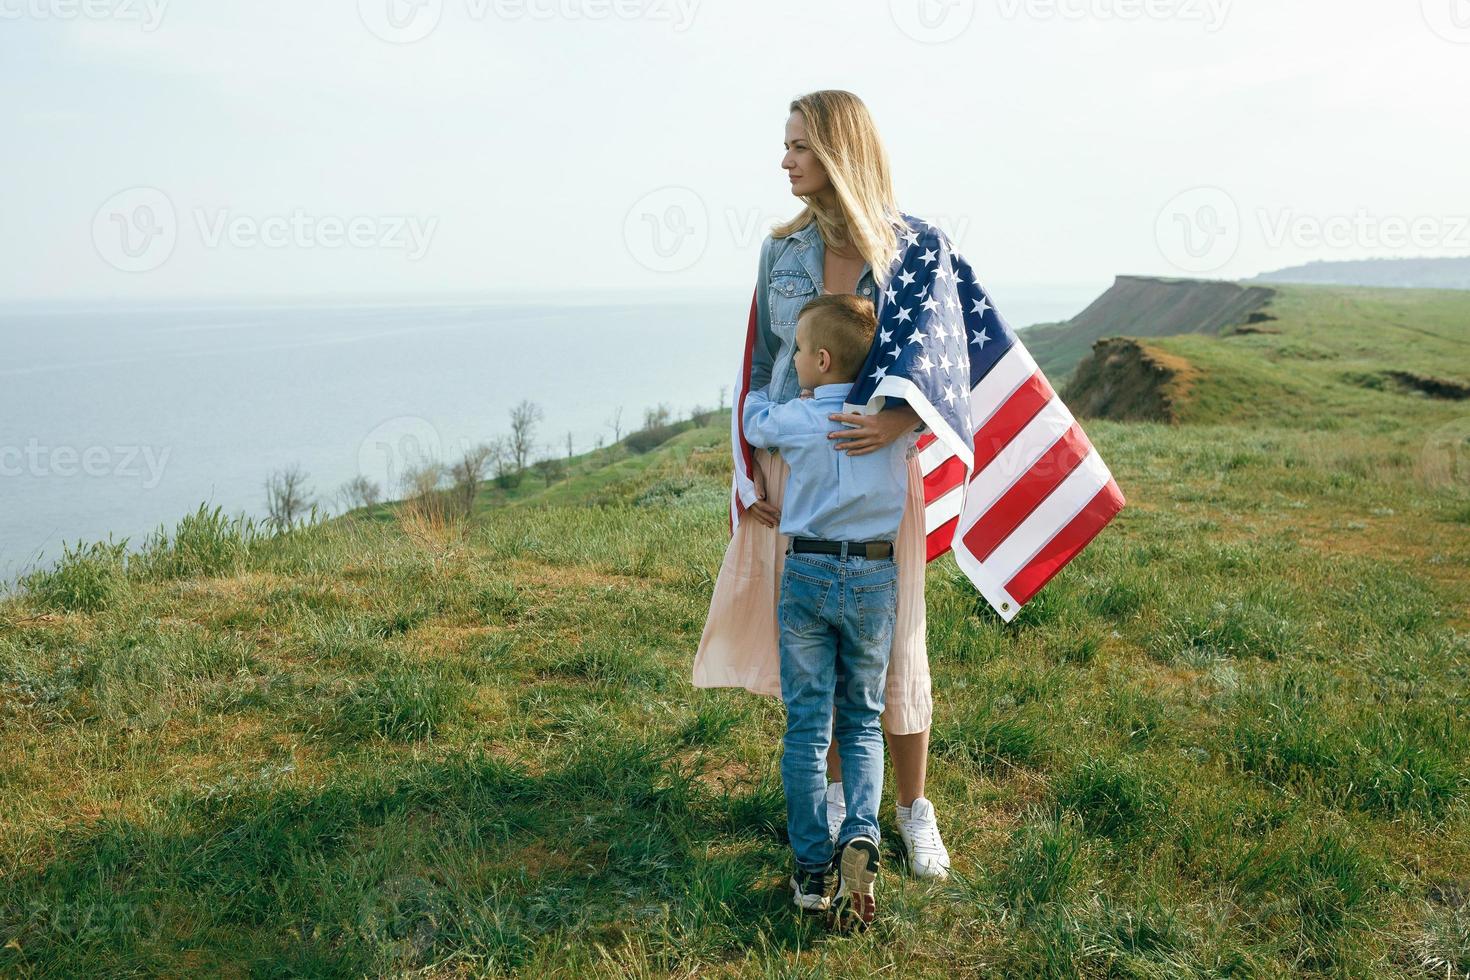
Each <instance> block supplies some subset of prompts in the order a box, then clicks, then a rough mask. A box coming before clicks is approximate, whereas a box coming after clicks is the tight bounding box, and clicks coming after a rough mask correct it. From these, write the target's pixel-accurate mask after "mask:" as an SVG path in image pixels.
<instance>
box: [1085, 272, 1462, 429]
mask: <svg viewBox="0 0 1470 980" xmlns="http://www.w3.org/2000/svg"><path fill="white" fill-rule="evenodd" d="M1253 319H1254V320H1255V322H1253V323H1249V324H1244V323H1240V324H1235V325H1233V326H1230V327H1227V328H1226V329H1225V330H1224V331H1223V332H1222V333H1219V334H1210V333H1179V334H1176V335H1174V336H1158V335H1155V336H1148V337H1140V339H1139V340H1137V341H1136V342H1130V341H1117V342H1111V343H1110V342H1102V343H1100V344H1099V345H1097V346H1096V347H1095V348H1094V351H1093V353H1092V354H1091V355H1090V356H1089V357H1088V358H1087V359H1085V360H1084V361H1083V362H1082V363H1081V364H1080V365H1079V366H1078V368H1077V371H1076V374H1075V375H1074V376H1073V378H1072V381H1071V383H1070V384H1069V385H1068V386H1067V387H1066V388H1065V389H1064V390H1063V397H1064V398H1065V399H1066V400H1067V403H1068V405H1069V406H1071V407H1072V408H1073V410H1074V411H1075V412H1079V413H1080V414H1084V415H1108V416H1110V417H1116V418H1152V419H1161V420H1168V421H1174V422H1190V423H1217V422H1219V423H1224V422H1262V423H1266V422H1269V423H1271V424H1278V425H1282V426H1286V427H1291V428H1308V429H1319V430H1335V429H1341V428H1352V429H1367V430H1370V431H1381V432H1393V431H1398V430H1405V429H1413V428H1416V427H1423V426H1432V425H1434V424H1436V423H1444V422H1449V421H1451V420H1453V419H1455V418H1461V417H1463V416H1464V415H1465V414H1466V411H1467V407H1470V405H1467V402H1466V399H1467V398H1470V292H1466V291H1458V290H1404V289H1367V288H1354V287H1335V286H1277V287H1275V290H1274V296H1273V297H1272V298H1271V299H1270V300H1269V302H1268V303H1266V304H1265V305H1264V306H1262V307H1260V308H1259V309H1258V310H1257V311H1255V312H1254V314H1253ZM1130 336H1140V335H1133V334H1130ZM1151 388H1152V389H1154V390H1150V389H1151ZM1164 403H1167V408H1160V407H1158V406H1161V405H1163V404H1164ZM1150 406H1151V408H1150ZM1114 409H1116V410H1114Z"/></svg>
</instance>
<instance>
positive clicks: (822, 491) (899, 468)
mask: <svg viewBox="0 0 1470 980" xmlns="http://www.w3.org/2000/svg"><path fill="white" fill-rule="evenodd" d="M851 390H852V382H851V381H844V382H842V383H841V384H828V385H817V386H816V388H814V389H812V395H813V397H811V398H792V399H790V400H789V401H784V402H779V403H777V402H772V401H771V399H770V395H769V393H768V391H767V389H765V388H760V389H754V390H752V391H751V392H750V393H749V394H747V395H746V396H745V411H744V414H743V415H742V416H741V419H742V422H743V424H744V427H745V438H746V439H747V440H748V441H749V442H750V444H751V445H752V446H762V447H765V448H768V449H779V450H780V451H781V455H782V456H784V457H785V459H786V465H787V466H788V467H789V468H790V470H791V475H790V477H789V478H788V479H787V482H786V494H785V496H784V497H783V498H782V502H781V533H782V534H785V535H787V536H790V537H797V536H800V537H804V538H825V539H827V540H830V541H897V540H898V525H899V522H901V521H902V520H903V509H904V504H905V503H906V502H907V499H908V487H909V468H908V451H909V449H910V447H912V446H913V445H914V442H915V440H917V438H918V435H917V434H916V433H913V432H909V433H905V434H904V435H903V436H901V437H899V438H898V439H895V440H894V441H893V442H890V443H889V444H888V445H886V446H884V447H883V448H882V449H878V450H874V451H873V452H870V453H863V454H862V455H859V456H851V455H849V454H848V453H847V451H846V450H845V449H834V448H833V446H834V444H836V445H842V442H841V440H833V439H828V438H827V433H829V432H831V431H833V430H834V429H846V428H848V426H845V425H843V424H842V423H841V422H834V421H833V420H831V419H829V418H827V416H828V415H831V414H835V413H840V412H841V411H842V405H843V402H844V401H845V400H846V398H847V393H848V392H849V391H851Z"/></svg>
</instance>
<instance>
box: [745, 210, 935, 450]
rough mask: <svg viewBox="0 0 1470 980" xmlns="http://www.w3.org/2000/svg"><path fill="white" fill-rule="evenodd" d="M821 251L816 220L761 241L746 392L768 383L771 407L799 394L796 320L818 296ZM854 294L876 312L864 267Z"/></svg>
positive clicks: (875, 287) (874, 290)
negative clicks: (754, 335) (805, 307)
mask: <svg viewBox="0 0 1470 980" xmlns="http://www.w3.org/2000/svg"><path fill="white" fill-rule="evenodd" d="M904 217H905V218H907V217H908V216H907V215H905V216H904ZM826 252H827V246H826V243H825V242H823V241H822V233H821V232H820V231H818V230H817V223H816V222H815V221H811V222H808V223H807V225H806V226H805V227H804V228H801V229H799V230H798V231H795V232H792V233H791V234H790V235H788V236H786V237H785V238H772V237H771V236H770V235H767V236H766V238H765V241H763V242H761V254H760V279H759V283H758V285H759V286H760V287H762V288H757V290H756V302H755V316H756V342H755V344H754V349H753V350H752V351H751V355H750V387H751V389H752V390H755V389H759V388H764V387H766V385H767V384H769V385H770V388H769V391H768V392H767V393H768V394H769V395H770V399H771V401H772V402H774V403H776V404H780V403H782V402H785V401H789V400H790V399H792V398H795V397H797V395H799V394H801V383H800V381H799V380H798V379H797V377H796V362H795V360H793V354H794V351H795V347H796V315H797V314H798V313H800V312H801V308H802V307H803V306H805V305H806V304H807V303H808V302H809V301H810V300H812V299H814V298H816V297H817V296H819V295H821V293H822V286H823V280H822V266H823V260H824V259H825V257H826ZM856 295H858V296H862V297H865V298H866V299H868V300H869V301H871V302H872V303H873V305H874V309H875V310H876V309H877V302H878V284H877V282H876V281H875V280H874V277H873V270H872V267H871V266H870V264H869V263H867V262H864V263H863V271H862V274H861V275H859V276H858V283H857V291H856ZM890 401H899V402H901V401H902V400H901V399H890ZM914 431H915V432H924V431H927V427H926V426H925V425H924V424H923V423H922V422H921V423H920V424H919V425H918V426H917V427H915V429H914Z"/></svg>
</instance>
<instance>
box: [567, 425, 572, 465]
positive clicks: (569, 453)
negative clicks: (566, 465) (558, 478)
mask: <svg viewBox="0 0 1470 980" xmlns="http://www.w3.org/2000/svg"><path fill="white" fill-rule="evenodd" d="M571 459H572V434H571V433H570V432H568V433H567V462H571Z"/></svg>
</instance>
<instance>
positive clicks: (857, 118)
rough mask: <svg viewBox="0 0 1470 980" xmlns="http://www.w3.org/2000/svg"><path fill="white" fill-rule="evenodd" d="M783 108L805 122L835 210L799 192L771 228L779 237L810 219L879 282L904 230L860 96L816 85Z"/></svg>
mask: <svg viewBox="0 0 1470 980" xmlns="http://www.w3.org/2000/svg"><path fill="white" fill-rule="evenodd" d="M788 111H789V112H800V113H801V115H802V118H803V119H804V120H805V121H806V141H807V144H808V145H809V146H811V148H812V152H813V153H815V154H816V155H817V159H818V160H820V161H821V163H822V167H823V169H825V170H826V171H827V179H828V180H830V181H831V182H832V190H833V192H834V193H835V195H836V198H837V208H836V210H835V211H829V210H827V209H826V208H824V207H823V206H822V204H821V202H819V201H818V200H817V199H816V198H815V197H811V196H808V195H805V194H803V195H800V196H801V199H802V201H803V202H804V203H805V205H806V206H805V207H804V208H802V209H801V213H800V214H798V215H796V217H794V218H792V219H791V220H790V221H785V222H781V223H778V224H777V225H775V226H774V227H773V228H772V229H771V236H772V237H773V238H785V237H787V236H788V235H790V234H791V233H792V232H795V231H797V230H799V229H801V228H805V227H806V226H807V225H808V224H809V223H811V222H812V221H815V222H816V223H817V230H818V231H819V232H820V233H821V235H822V241H823V242H824V243H825V244H826V245H827V246H829V247H836V248H839V249H843V248H846V247H847V246H848V244H849V243H850V244H852V245H853V246H854V247H856V248H857V251H858V254H859V255H861V256H862V257H863V258H864V259H865V260H867V263H868V265H869V266H871V267H872V270H873V278H874V279H876V280H877V281H879V282H884V281H886V280H887V278H888V267H889V265H891V264H892V262H893V260H894V258H896V257H897V255H898V236H899V233H900V232H902V231H904V230H906V229H907V225H906V224H905V223H904V221H903V217H902V216H901V215H900V214H899V210H898V204H897V202H896V201H895V200H894V196H893V177H892V175H891V174H890V172H889V169H888V154H887V152H886V151H885V150H884V149H883V141H882V140H880V139H879V138H878V127H877V126H876V125H875V124H874V123H873V117H872V115H871V114H870V113H869V112H868V107H867V106H866V105H865V104H864V103H863V100H862V99H860V98H858V97H857V96H856V95H854V94H852V93H851V92H846V91H843V90H842V89H822V90H821V91H817V92H809V93H807V94H806V95H801V96H797V97H796V98H795V99H793V100H791V106H790V109H789V110H788Z"/></svg>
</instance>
